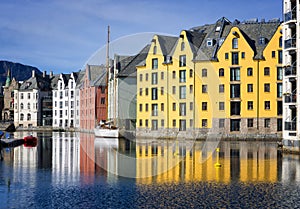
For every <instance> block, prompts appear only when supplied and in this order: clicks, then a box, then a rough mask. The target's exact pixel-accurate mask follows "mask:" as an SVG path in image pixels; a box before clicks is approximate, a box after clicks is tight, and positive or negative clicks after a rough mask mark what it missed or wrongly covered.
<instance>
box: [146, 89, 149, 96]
mask: <svg viewBox="0 0 300 209" xmlns="http://www.w3.org/2000/svg"><path fill="white" fill-rule="evenodd" d="M148 94H149V89H148V88H145V95H146V96H148Z"/></svg>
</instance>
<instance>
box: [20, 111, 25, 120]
mask: <svg viewBox="0 0 300 209" xmlns="http://www.w3.org/2000/svg"><path fill="white" fill-rule="evenodd" d="M20 120H21V121H22V120H24V114H23V113H21V115H20Z"/></svg>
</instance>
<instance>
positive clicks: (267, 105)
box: [265, 101, 271, 110]
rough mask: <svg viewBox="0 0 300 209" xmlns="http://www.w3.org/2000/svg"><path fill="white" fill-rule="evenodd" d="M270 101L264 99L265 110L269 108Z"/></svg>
mask: <svg viewBox="0 0 300 209" xmlns="http://www.w3.org/2000/svg"><path fill="white" fill-rule="evenodd" d="M270 109H271V107H270V101H265V110H270Z"/></svg>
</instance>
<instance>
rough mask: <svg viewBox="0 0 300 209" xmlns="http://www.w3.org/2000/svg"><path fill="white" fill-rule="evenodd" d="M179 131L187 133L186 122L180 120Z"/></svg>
mask: <svg viewBox="0 0 300 209" xmlns="http://www.w3.org/2000/svg"><path fill="white" fill-rule="evenodd" d="M179 131H186V120H179Z"/></svg>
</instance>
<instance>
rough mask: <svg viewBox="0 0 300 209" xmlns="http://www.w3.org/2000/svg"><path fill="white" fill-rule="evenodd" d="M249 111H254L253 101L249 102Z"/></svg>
mask: <svg viewBox="0 0 300 209" xmlns="http://www.w3.org/2000/svg"><path fill="white" fill-rule="evenodd" d="M247 109H248V110H253V101H248V102H247Z"/></svg>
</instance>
